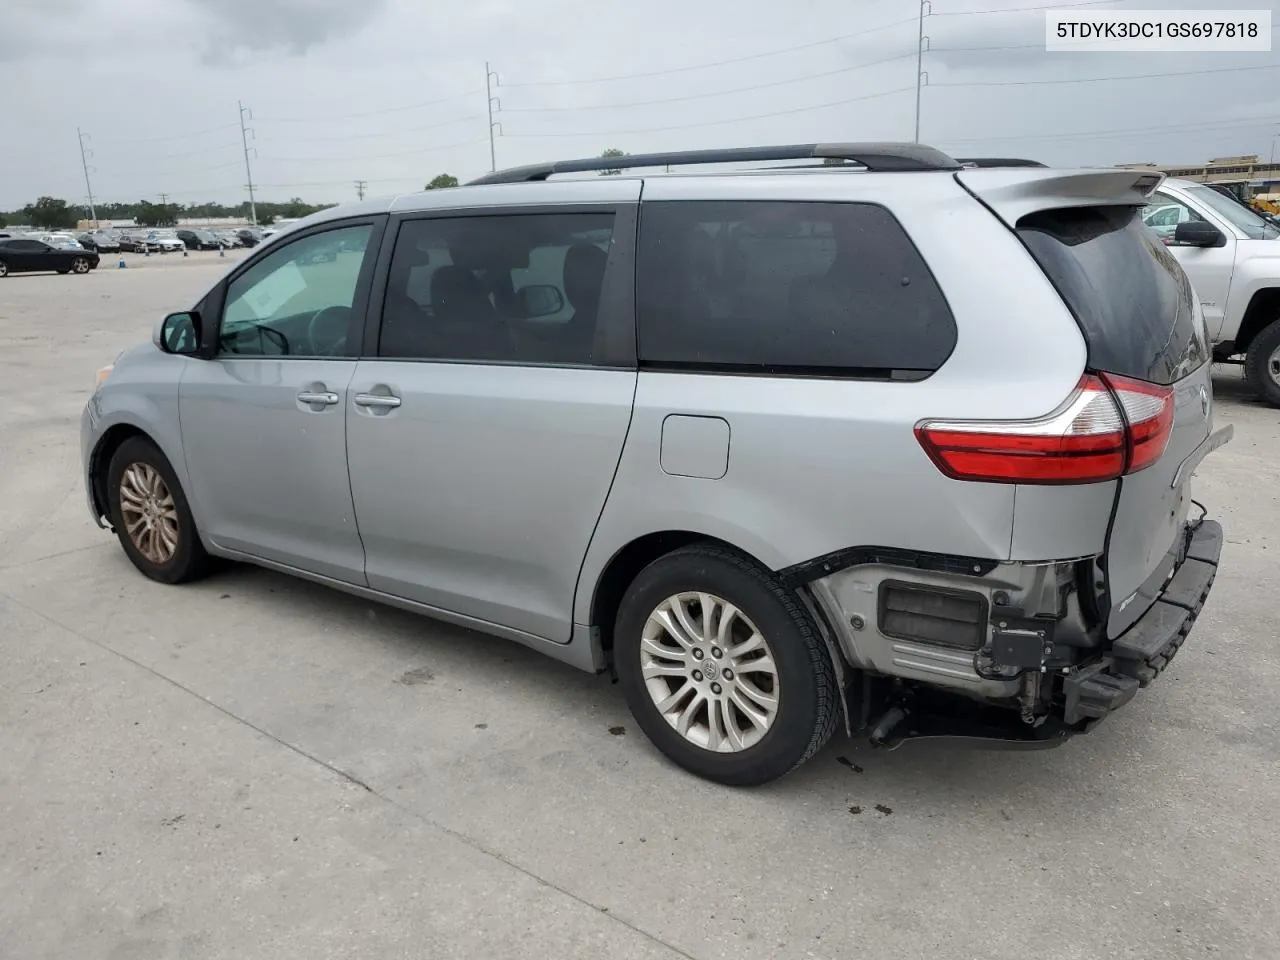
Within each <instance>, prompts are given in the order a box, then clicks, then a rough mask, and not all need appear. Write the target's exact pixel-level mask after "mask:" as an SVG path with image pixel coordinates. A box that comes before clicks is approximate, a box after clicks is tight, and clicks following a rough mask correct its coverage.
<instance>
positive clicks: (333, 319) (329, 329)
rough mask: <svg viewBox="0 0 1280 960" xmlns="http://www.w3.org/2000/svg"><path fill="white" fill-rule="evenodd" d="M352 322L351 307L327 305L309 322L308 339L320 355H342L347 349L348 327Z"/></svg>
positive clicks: (314, 350)
mask: <svg viewBox="0 0 1280 960" xmlns="http://www.w3.org/2000/svg"><path fill="white" fill-rule="evenodd" d="M350 323H351V308H350V307H325V308H323V309H321V310H317V311H316V312H315V314H314V315H312V317H311V320H310V321H309V322H308V323H307V339H308V340H309V341H310V342H311V351H312V353H314V354H315V355H316V356H318V357H340V356H342V355H343V354H344V353H345V352H346V350H347V328H348V326H349V325H350Z"/></svg>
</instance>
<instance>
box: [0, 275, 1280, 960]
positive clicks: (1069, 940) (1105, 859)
mask: <svg viewBox="0 0 1280 960" xmlns="http://www.w3.org/2000/svg"><path fill="white" fill-rule="evenodd" d="M206 256H207V255H206ZM196 261H197V258H196V257H194V256H193V257H192V258H188V259H187V260H185V261H183V260H181V259H178V260H175V261H174V263H173V264H172V266H166V265H165V263H164V261H163V260H161V261H159V262H156V258H154V257H153V258H151V261H149V262H148V264H147V268H148V269H146V270H142V271H130V270H124V271H116V270H111V269H106V268H105V267H104V268H103V269H101V270H100V271H98V272H96V273H94V274H90V275H89V276H86V277H71V276H29V277H24V276H15V277H10V278H8V279H6V280H3V281H0V657H3V661H0V662H2V663H3V666H2V667H0V956H3V957H10V956H12V957H14V958H22V960H27V958H46V957H47V958H54V957H57V958H63V957H69V956H74V957H77V958H97V957H103V958H113V960H115V958H135V957H136V958H143V960H149V958H169V957H173V958H178V957H181V958H183V960H188V958H206V957H208V958H213V957H236V958H250V957H270V958H272V960H283V958H293V957H298V958H304V957H305V958H314V957H321V956H323V957H361V958H370V957H379V958H382V957H428V956H429V957H433V958H435V957H460V958H461V957H477V958H480V957H483V958H491V957H492V958H502V957H529V958H534V957H537V958H544V957H556V958H571V957H603V956H608V957H637V958H639V957H645V958H648V957H655V958H659V957H661V958H666V957H681V956H683V957H696V958H699V960H702V958H707V960H710V958H726V960H727V958H740V957H744V956H760V957H770V958H772V957H788V958H790V957H831V958H835V957H841V958H847V957H875V958H880V957H894V956H913V957H925V956H927V957H932V958H953V957H954V958H983V960H987V958H992V960H996V958H999V960H1004V958H1009V960H1013V958H1023V957H1026V956H1029V955H1034V956H1036V957H1039V958H1042V960H1068V958H1089V960H1095V958H1102V957H1132V958H1151V957H1160V958H1162V960H1163V958H1183V957H1186V958H1191V957H1196V958H1200V957H1206V956H1218V955H1221V956H1224V957H1226V956H1229V957H1231V958H1233V960H1247V958H1259V960H1261V958H1268V960H1271V958H1274V957H1275V956H1277V954H1278V953H1280V948H1277V946H1276V945H1275V941H1276V935H1277V933H1278V932H1280V905H1278V904H1277V899H1276V898H1277V894H1276V893H1275V892H1274V879H1275V877H1277V876H1280V836H1277V833H1276V830H1275V827H1274V820H1275V815H1274V811H1275V810H1276V809H1280V770H1278V767H1280V764H1277V763H1276V757H1277V755H1280V719H1278V717H1277V710H1276V708H1275V700H1276V693H1277V690H1280V663H1278V661H1277V657H1276V643H1277V632H1278V630H1277V627H1276V624H1275V621H1274V619H1273V614H1272V610H1273V607H1274V604H1273V602H1272V601H1271V599H1269V598H1274V597H1275V596H1277V595H1280V576H1278V575H1277V571H1276V564H1275V562H1274V558H1273V556H1272V552H1271V551H1270V547H1271V546H1275V545H1276V543H1277V536H1276V534H1277V531H1280V502H1278V500H1277V498H1278V497H1280V487H1278V486H1277V485H1276V483H1275V477H1276V466H1277V457H1278V456H1280V413H1278V412H1277V411H1274V410H1270V409H1268V408H1265V407H1262V406H1260V405H1258V404H1256V403H1255V402H1253V401H1252V400H1251V399H1249V397H1248V395H1247V393H1246V392H1245V391H1244V390H1243V388H1242V386H1241V385H1240V384H1239V381H1238V379H1237V378H1236V376H1235V374H1234V372H1231V371H1228V372H1226V373H1224V374H1222V375H1221V376H1220V377H1219V378H1218V393H1219V407H1218V418H1219V420H1220V421H1221V422H1232V423H1235V424H1236V438H1235V440H1234V442H1233V443H1232V444H1231V445H1229V446H1228V447H1227V448H1225V449H1224V450H1223V451H1220V452H1219V453H1217V454H1215V455H1214V456H1212V457H1210V458H1209V459H1208V460H1207V461H1206V462H1205V464H1204V465H1203V467H1202V468H1201V471H1200V480H1199V483H1198V487H1197V497H1198V498H1199V499H1200V500H1202V501H1203V502H1204V503H1205V504H1206V505H1207V506H1208V507H1209V509H1210V512H1211V515H1213V516H1214V517H1217V518H1220V519H1221V520H1222V521H1223V524H1224V526H1225V527H1226V531H1227V539H1228V543H1227V547H1226V551H1225V553H1224V557H1223V565H1222V572H1221V574H1220V575H1219V578H1218V581H1217V585H1216V587H1215V590H1214V593H1213V595H1212V597H1211V599H1210V601H1209V604H1208V607H1207V609H1206V612H1205V615H1204V617H1203V619H1202V621H1201V623H1200V625H1199V626H1198V627H1197V629H1196V632H1195V633H1193V635H1192V638H1191V640H1190V641H1189V642H1188V644H1187V646H1186V647H1185V648H1184V650H1183V652H1182V653H1180V655H1179V657H1178V658H1177V660H1175V661H1174V664H1173V666H1172V667H1171V668H1170V670H1169V671H1168V672H1167V673H1166V674H1165V676H1164V678H1163V679H1162V680H1160V681H1159V682H1157V683H1156V684H1155V685H1154V686H1153V687H1151V688H1149V689H1148V690H1146V691H1143V692H1142V693H1141V694H1140V695H1139V697H1138V698H1137V700H1135V702H1134V703H1132V704H1131V705H1130V706H1129V707H1127V708H1126V709H1125V711H1124V712H1123V713H1121V714H1120V715H1118V716H1116V717H1113V718H1111V719H1109V720H1108V721H1107V722H1106V723H1105V724H1104V725H1102V726H1101V727H1100V728H1099V729H1098V730H1097V731H1096V732H1095V733H1093V734H1091V735H1089V736H1088V737H1082V738H1078V739H1076V740H1074V741H1072V742H1071V743H1069V744H1068V745H1067V746H1065V747H1064V748H1062V749H1059V750H1054V751H1048V752H1045V753H1034V754H1010V753H998V752H974V751H970V750H957V749H955V748H951V747H945V746H941V745H907V746H905V747H903V748H902V749H901V750H898V751H896V752H892V753H884V752H879V751H872V750H870V749H869V748H867V747H864V746H861V745H855V744H851V743H849V742H847V741H844V740H843V739H840V738H838V739H837V740H836V741H834V742H833V744H832V745H831V746H830V747H829V748H828V749H827V750H826V751H825V752H824V753H822V754H821V755H819V756H818V757H817V758H815V759H814V760H813V761H811V762H810V763H809V764H808V765H807V766H806V767H804V768H802V769H801V770H800V771H798V772H797V773H796V774H795V775H793V776H791V777H788V778H786V779H784V780H782V781H780V782H778V783H776V784H773V785H771V786H769V787H766V788H763V789H758V790H751V791H741V790H729V789H726V788H722V787H717V786H714V785H712V784H709V783H704V782H702V781H699V780H696V779H694V778H692V777H690V776H687V775H685V774H683V773H681V772H679V771H678V770H676V769H675V768H673V767H672V766H670V765H669V764H667V763H666V762H665V761H663V760H662V759H661V758H660V757H659V756H658V755H657V753H656V752H655V751H654V750H653V749H652V748H651V747H650V746H649V745H648V743H647V742H645V741H644V739H643V738H642V737H641V736H640V734H639V732H638V731H637V730H636V729H635V728H634V726H633V724H632V723H631V720H630V717H629V716H628V715H627V712H626V708H625V705H624V704H623V702H622V698H621V696H620V694H619V692H618V691H617V690H616V689H614V688H613V687H612V686H611V685H610V683H609V681H608V680H607V679H606V678H597V677H591V676H587V675H585V674H580V673H578V672H575V671H573V670H571V669H569V668H567V667H564V666H561V665H558V664H556V663H552V662H551V661H549V660H546V659H545V658H540V657H538V656H537V655H536V654H534V653H533V652H531V651H529V650H525V649H524V648H521V647H518V646H515V645H513V644H509V643H506V642H504V641H500V640H496V639H492V638H488V637H484V636H481V635H478V634H474V633H470V632H468V631H464V630H459V629H455V628H453V627H449V626H445V625H441V624H439V623H436V622H433V621H430V620H425V619H421V618H417V617H414V616H411V615H409V614H405V613H401V612H399V611H395V610H391V609H387V608H382V607H376V606H373V605H370V604H368V603H365V602H363V601H360V600H358V599H355V598H352V597H348V596H345V595H342V594H338V593H334V592H331V591H328V590H325V589H324V588H321V587H317V586H313V585H311V584H307V583H302V582H299V581H294V580H291V579H289V578H286V577H283V576H280V575H277V574H274V573H268V572H265V571H261V570H256V569H252V568H246V567H241V568H233V569H230V570H228V571H226V572H224V573H221V574H219V575H217V576H215V577H214V578H212V579H210V580H208V581H205V582H202V583H199V584H194V585H191V586H188V587H181V588H171V587H168V588H167V587H162V586H160V585H158V584H154V583H152V582H150V581H148V580H146V579H144V578H143V577H142V576H141V575H139V574H138V573H137V572H136V571H134V570H133V568H132V567H131V566H130V565H129V563H128V561H127V560H126V559H125V557H124V556H123V554H122V553H121V551H120V550H119V548H118V546H117V545H116V543H115V541H114V539H113V538H111V537H110V536H109V535H108V534H107V533H105V532H103V531H99V530H98V529H97V528H96V527H94V526H93V524H92V522H91V521H90V520H89V518H88V515H87V510H86V508H85V506H84V497H83V492H82V484H81V479H80V472H79V470H80V466H79V451H78V447H77V426H78V417H79V412H80V409H81V407H82V405H83V403H84V401H85V399H86V398H87V396H88V394H89V391H90V389H91V387H92V378H93V373H94V371H95V370H96V369H97V367H99V366H100V365H102V364H104V363H107V362H110V360H111V359H112V358H113V357H114V356H115V355H116V353H117V352H118V351H119V349H121V348H122V347H124V346H127V345H129V344H132V343H134V342H136V341H138V340H140V339H145V338H146V337H148V336H149V335H150V330H151V327H152V325H153V324H154V322H155V321H156V320H157V319H159V317H160V316H161V315H162V314H163V313H165V312H167V311H169V310H173V309H182V308H184V307H188V306H190V305H191V304H192V303H193V302H194V301H195V300H196V299H197V297H198V296H199V295H200V294H201V293H202V292H203V290H204V289H206V288H207V287H208V285H210V284H211V283H212V282H213V281H214V280H215V278H216V277H217V275H218V273H219V271H221V270H223V269H226V268H227V266H228V264H229V260H221V261H219V260H218V259H217V258H216V256H214V257H212V258H209V262H196ZM179 265H180V266H181V267H182V269H177V267H178V266H179ZM1277 549H1278V550H1280V547H1277ZM855 811H856V812H855Z"/></svg>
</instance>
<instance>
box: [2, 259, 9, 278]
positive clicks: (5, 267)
mask: <svg viewBox="0 0 1280 960" xmlns="http://www.w3.org/2000/svg"><path fill="white" fill-rule="evenodd" d="M8 275H9V265H8V264H7V263H5V262H4V261H3V260H0V277H7V276H8Z"/></svg>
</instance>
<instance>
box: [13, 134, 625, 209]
mask: <svg viewBox="0 0 1280 960" xmlns="http://www.w3.org/2000/svg"><path fill="white" fill-rule="evenodd" d="M600 155H601V156H602V157H625V156H626V154H625V153H624V152H623V151H621V150H618V149H616V148H614V147H610V148H609V149H608V150H605V151H604V152H603V153H601V154H600ZM621 172H622V171H621V170H612V169H611V170H602V171H600V175H601V176H610V175H614V174H619V173H621ZM457 185H458V178H457V177H455V176H454V175H453V174H451V173H441V174H439V175H437V176H435V177H433V178H432V179H431V180H430V181H429V182H428V183H427V184H426V185H425V186H424V187H423V189H425V190H440V189H444V188H447V187H456V186H457ZM332 206H336V204H332V203H307V202H306V201H305V200H303V199H302V198H301V197H291V198H290V199H288V200H286V201H284V202H272V201H259V202H258V203H257V204H255V208H256V210H257V214H258V223H259V224H261V225H262V226H269V225H270V224H272V223H274V222H275V221H276V220H278V219H288V220H296V219H298V218H299V217H305V216H307V215H308V214H312V213H315V212H316V211H317V210H323V209H325V208H326V207H332ZM94 212H95V213H96V214H97V218H98V219H99V220H132V221H133V222H134V223H136V224H138V226H140V227H172V226H174V225H176V224H177V222H178V221H179V220H204V219H209V220H217V219H222V218H227V217H235V218H238V219H243V220H248V219H249V201H247V200H246V201H244V202H243V203H233V204H225V203H213V202H209V203H151V202H150V201H148V200H139V201H137V202H136V203H98V204H95V205H94ZM88 219H89V208H88V207H87V206H85V205H84V204H78V203H68V202H67V201H66V200H63V199H62V198H60V197H40V198H39V199H37V200H36V201H35V202H33V203H28V204H27V205H26V206H25V207H23V208H22V209H20V210H14V211H11V212H9V213H6V212H4V211H3V210H0V227H5V226H7V225H9V224H11V223H14V224H19V223H20V224H22V225H24V226H31V227H39V228H40V229H42V230H72V229H74V228H75V226H76V224H77V223H78V222H79V221H81V220H88Z"/></svg>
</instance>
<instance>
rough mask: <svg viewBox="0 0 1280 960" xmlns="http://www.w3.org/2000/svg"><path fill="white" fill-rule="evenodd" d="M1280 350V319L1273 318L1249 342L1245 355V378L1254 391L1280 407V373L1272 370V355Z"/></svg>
mask: <svg viewBox="0 0 1280 960" xmlns="http://www.w3.org/2000/svg"><path fill="white" fill-rule="evenodd" d="M1277 350H1280V320H1273V321H1272V322H1271V325H1270V326H1269V327H1264V328H1263V329H1262V331H1261V332H1259V334H1258V335H1257V336H1256V337H1254V338H1253V343H1251V344H1249V352H1248V353H1246V354H1245V356H1244V378H1245V379H1246V380H1247V381H1248V382H1249V386H1251V387H1253V389H1254V391H1255V392H1256V393H1257V394H1258V396H1259V397H1261V398H1262V399H1263V400H1265V401H1266V402H1267V403H1269V404H1271V406H1273V407H1280V375H1277V374H1276V373H1273V371H1272V370H1271V356H1272V354H1274V353H1275V352H1276V351H1277Z"/></svg>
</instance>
